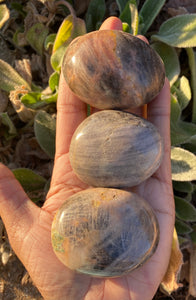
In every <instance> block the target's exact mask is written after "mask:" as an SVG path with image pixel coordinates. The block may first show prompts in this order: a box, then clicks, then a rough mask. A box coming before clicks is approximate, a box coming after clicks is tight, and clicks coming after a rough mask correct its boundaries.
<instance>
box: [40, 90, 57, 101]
mask: <svg viewBox="0 0 196 300" xmlns="http://www.w3.org/2000/svg"><path fill="white" fill-rule="evenodd" d="M57 97H58V91H57V92H56V93H53V94H49V95H42V96H41V100H42V101H43V102H45V103H56V101H57Z"/></svg>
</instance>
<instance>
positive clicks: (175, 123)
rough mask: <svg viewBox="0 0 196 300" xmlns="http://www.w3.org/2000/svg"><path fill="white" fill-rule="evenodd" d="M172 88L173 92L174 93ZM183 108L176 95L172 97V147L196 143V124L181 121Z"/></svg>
mask: <svg viewBox="0 0 196 300" xmlns="http://www.w3.org/2000/svg"><path fill="white" fill-rule="evenodd" d="M174 89H176V88H174V87H172V91H174ZM180 117H181V106H180V104H179V103H178V99H177V97H176V95H175V96H174V95H171V118H170V119H171V143H172V146H175V145H179V144H185V143H189V142H191V143H194V142H195V143H196V124H194V123H191V122H184V121H181V119H180Z"/></svg>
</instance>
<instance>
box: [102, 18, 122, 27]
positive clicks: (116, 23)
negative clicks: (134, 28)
mask: <svg viewBox="0 0 196 300" xmlns="http://www.w3.org/2000/svg"><path fill="white" fill-rule="evenodd" d="M107 29H114V30H122V22H121V20H120V19H119V18H117V17H109V18H108V19H106V20H105V21H104V22H103V24H102V25H101V27H100V30H107Z"/></svg>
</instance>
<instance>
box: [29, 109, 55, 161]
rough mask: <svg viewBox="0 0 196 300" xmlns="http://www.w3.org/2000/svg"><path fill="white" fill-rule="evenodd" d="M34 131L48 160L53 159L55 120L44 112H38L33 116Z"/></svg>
mask: <svg viewBox="0 0 196 300" xmlns="http://www.w3.org/2000/svg"><path fill="white" fill-rule="evenodd" d="M34 131H35V136H36V139H37V141H38V143H39V145H40V147H41V148H42V149H43V150H44V151H45V152H46V153H47V154H48V156H49V157H50V158H54V155H55V135H56V119H55V118H53V117H52V116H51V115H50V114H48V113H46V112H45V111H39V112H38V113H37V114H36V116H35V120H34Z"/></svg>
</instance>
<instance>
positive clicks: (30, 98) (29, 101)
mask: <svg viewBox="0 0 196 300" xmlns="http://www.w3.org/2000/svg"><path fill="white" fill-rule="evenodd" d="M40 99H41V93H39V92H29V93H27V94H25V95H23V96H22V97H21V98H20V100H21V102H22V103H23V104H24V105H25V106H26V107H29V108H33V109H36V108H38V107H40V106H43V103H41V105H40Z"/></svg>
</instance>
